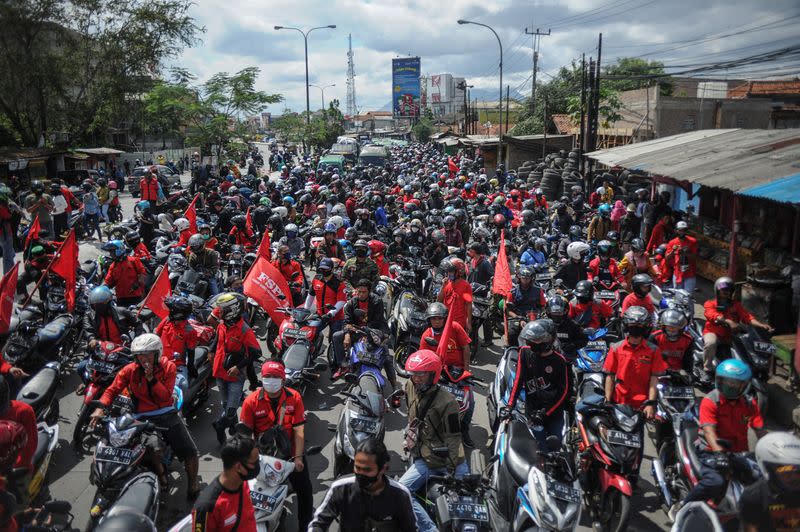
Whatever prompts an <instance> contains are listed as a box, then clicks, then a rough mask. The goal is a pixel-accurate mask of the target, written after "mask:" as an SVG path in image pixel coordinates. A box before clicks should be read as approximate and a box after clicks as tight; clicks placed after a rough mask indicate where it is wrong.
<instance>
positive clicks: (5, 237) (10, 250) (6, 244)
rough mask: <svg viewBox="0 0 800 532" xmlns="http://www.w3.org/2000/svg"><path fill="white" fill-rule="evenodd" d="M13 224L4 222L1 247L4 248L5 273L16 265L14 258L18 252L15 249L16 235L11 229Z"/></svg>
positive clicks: (0, 241)
mask: <svg viewBox="0 0 800 532" xmlns="http://www.w3.org/2000/svg"><path fill="white" fill-rule="evenodd" d="M10 225H11V224H3V226H4V229H3V230H2V231H3V234H2V236H0V247H2V249H3V274H6V273H8V271H9V270H10V269H11V268H13V267H14V259H15V255H16V252H15V251H14V235H13V234H12V233H11V230H10V229H9V227H10Z"/></svg>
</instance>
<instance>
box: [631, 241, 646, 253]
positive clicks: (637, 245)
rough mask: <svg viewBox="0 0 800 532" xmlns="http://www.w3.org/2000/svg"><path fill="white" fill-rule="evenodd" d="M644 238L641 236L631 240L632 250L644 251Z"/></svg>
mask: <svg viewBox="0 0 800 532" xmlns="http://www.w3.org/2000/svg"><path fill="white" fill-rule="evenodd" d="M644 247H645V246H644V240H642V239H641V238H634V239H633V240H631V251H634V252H639V251H644Z"/></svg>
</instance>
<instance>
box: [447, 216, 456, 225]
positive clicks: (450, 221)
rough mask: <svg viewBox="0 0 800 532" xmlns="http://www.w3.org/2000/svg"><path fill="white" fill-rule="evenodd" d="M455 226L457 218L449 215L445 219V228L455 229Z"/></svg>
mask: <svg viewBox="0 0 800 532" xmlns="http://www.w3.org/2000/svg"><path fill="white" fill-rule="evenodd" d="M454 225H456V217H455V216H453V215H451V214H448V215H447V216H445V217H444V226H445V227H453V226H454Z"/></svg>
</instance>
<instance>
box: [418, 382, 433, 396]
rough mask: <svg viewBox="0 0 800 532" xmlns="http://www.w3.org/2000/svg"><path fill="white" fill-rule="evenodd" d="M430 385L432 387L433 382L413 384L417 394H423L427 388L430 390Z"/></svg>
mask: <svg viewBox="0 0 800 532" xmlns="http://www.w3.org/2000/svg"><path fill="white" fill-rule="evenodd" d="M432 387H433V383H430V382H426V383H425V384H415V385H414V390H415V391H416V392H417V393H418V394H423V393H425V392H427V391H428V390H430V389H431V388H432Z"/></svg>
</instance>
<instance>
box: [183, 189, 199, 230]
mask: <svg viewBox="0 0 800 532" xmlns="http://www.w3.org/2000/svg"><path fill="white" fill-rule="evenodd" d="M199 195H200V193H199V192H198V193H197V194H195V195H194V198H193V199H192V202H191V203H190V204H189V206H188V207H186V212H185V213H183V217H184V218H186V219H187V220H189V229H191V230H192V234H195V233H197V208H196V207H195V203H197V197H198V196H199Z"/></svg>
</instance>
